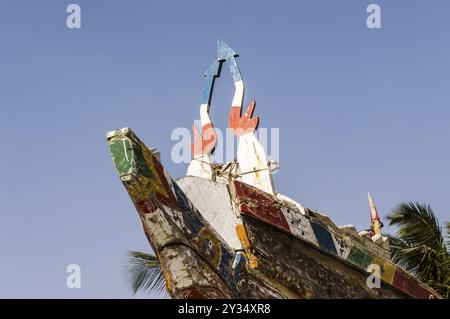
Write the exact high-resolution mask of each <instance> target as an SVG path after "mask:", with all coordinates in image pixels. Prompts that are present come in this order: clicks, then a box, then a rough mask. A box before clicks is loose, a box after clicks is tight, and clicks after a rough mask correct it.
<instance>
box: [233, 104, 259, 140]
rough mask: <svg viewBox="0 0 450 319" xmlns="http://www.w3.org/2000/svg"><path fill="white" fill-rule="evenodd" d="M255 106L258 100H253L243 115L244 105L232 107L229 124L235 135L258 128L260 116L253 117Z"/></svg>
mask: <svg viewBox="0 0 450 319" xmlns="http://www.w3.org/2000/svg"><path fill="white" fill-rule="evenodd" d="M255 106H256V102H255V101H254V100H253V101H252V102H251V103H250V105H249V106H248V108H247V111H246V112H245V113H244V115H243V116H241V112H242V107H240V106H232V107H231V111H230V118H229V126H230V129H231V131H232V132H233V134H234V135H236V136H242V135H244V134H246V133H250V132H253V131H255V130H256V128H257V127H258V123H259V117H255V118H252V116H253V111H254V110H255Z"/></svg>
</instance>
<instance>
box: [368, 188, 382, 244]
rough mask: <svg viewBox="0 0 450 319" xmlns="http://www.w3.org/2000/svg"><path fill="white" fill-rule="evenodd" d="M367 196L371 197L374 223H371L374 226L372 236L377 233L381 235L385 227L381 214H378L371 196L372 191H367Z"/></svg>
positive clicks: (372, 220) (371, 216)
mask: <svg viewBox="0 0 450 319" xmlns="http://www.w3.org/2000/svg"><path fill="white" fill-rule="evenodd" d="M367 197H368V198H369V205H370V221H371V222H372V224H371V225H370V227H371V228H372V231H371V232H370V236H371V237H373V236H375V235H379V236H381V228H382V227H383V223H382V222H381V220H380V216H378V212H377V208H376V206H375V202H374V201H373V198H372V196H370V193H367Z"/></svg>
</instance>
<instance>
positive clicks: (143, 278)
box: [124, 251, 166, 294]
mask: <svg viewBox="0 0 450 319" xmlns="http://www.w3.org/2000/svg"><path fill="white" fill-rule="evenodd" d="M124 276H125V278H126V280H127V281H128V282H129V283H130V285H131V288H132V290H133V293H134V294H135V293H137V292H138V291H139V290H141V291H147V292H148V293H150V292H153V293H157V294H161V293H163V292H164V291H165V286H166V281H165V278H164V275H163V272H162V269H161V265H160V262H159V259H158V257H156V256H153V255H150V254H146V253H142V252H138V251H130V252H128V263H127V264H126V267H125V272H124Z"/></svg>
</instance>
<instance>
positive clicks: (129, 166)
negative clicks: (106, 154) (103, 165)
mask: <svg viewBox="0 0 450 319" xmlns="http://www.w3.org/2000/svg"><path fill="white" fill-rule="evenodd" d="M109 150H110V152H111V155H112V158H113V162H114V166H115V167H116V170H117V174H119V176H122V175H127V174H131V173H132V171H133V163H132V152H133V151H132V147H131V142H130V140H129V139H118V140H113V141H110V142H109Z"/></svg>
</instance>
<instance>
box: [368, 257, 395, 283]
mask: <svg viewBox="0 0 450 319" xmlns="http://www.w3.org/2000/svg"><path fill="white" fill-rule="evenodd" d="M372 263H373V264H376V265H378V266H380V268H381V279H382V280H383V281H385V282H387V283H390V284H391V283H392V281H393V279H394V273H395V269H396V267H395V265H394V264H393V263H391V262H388V261H386V260H383V259H380V258H377V257H373V259H372Z"/></svg>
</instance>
